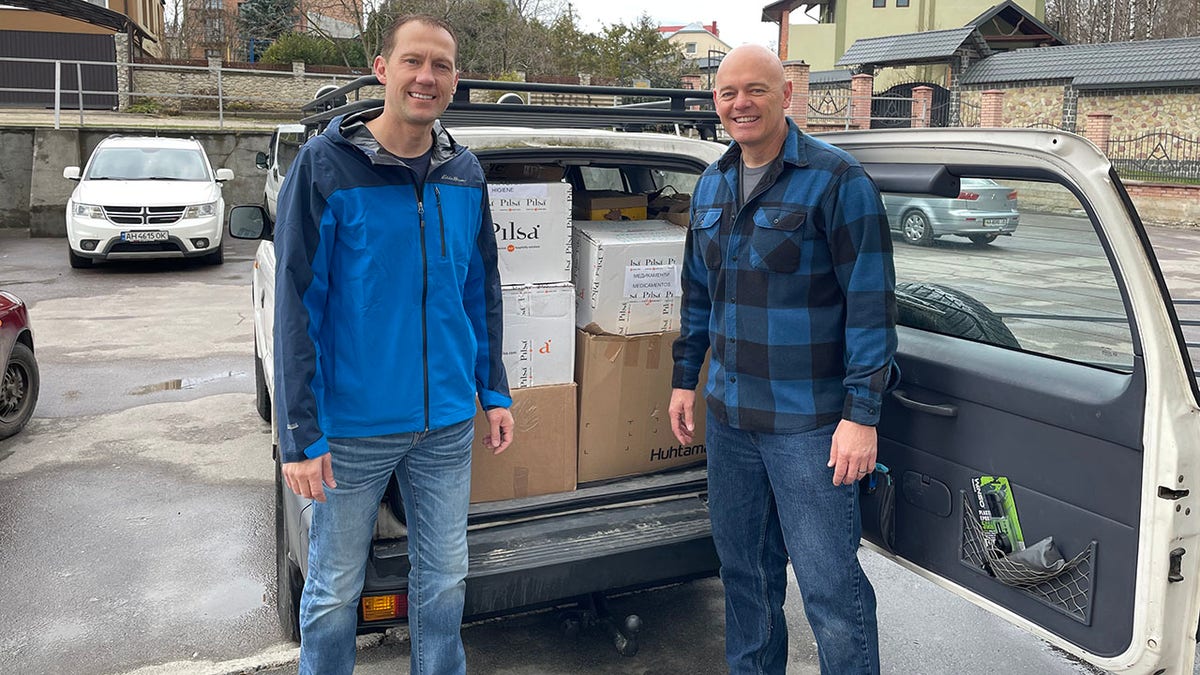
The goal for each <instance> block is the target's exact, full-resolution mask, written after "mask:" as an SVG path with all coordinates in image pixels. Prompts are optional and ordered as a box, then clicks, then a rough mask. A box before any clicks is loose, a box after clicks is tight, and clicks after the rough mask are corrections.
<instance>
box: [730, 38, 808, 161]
mask: <svg viewBox="0 0 1200 675" xmlns="http://www.w3.org/2000/svg"><path fill="white" fill-rule="evenodd" d="M791 98H792V83H791V82H789V81H787V80H786V79H785V78H784V75H783V65H782V64H781V63H780V62H779V58H778V57H776V56H775V55H774V54H773V53H771V52H770V51H769V50H767V49H766V48H764V47H758V46H754V45H746V46H743V47H738V48H736V49H734V50H733V51H731V52H730V53H729V55H728V56H726V57H725V59H724V60H723V61H722V62H721V67H720V68H719V69H718V70H717V86H716V88H715V89H713V101H714V102H715V103H716V107H717V115H718V116H719V117H720V118H721V124H723V125H724V126H725V131H727V132H728V133H729V135H730V136H731V137H732V138H733V140H735V141H737V143H738V145H740V146H741V148H742V156H743V158H744V160H745V161H746V164H747V165H748V166H752V167H757V166H762V165H764V164H766V163H768V162H770V161H771V160H772V159H774V158H775V156H776V155H777V154H779V149H780V148H781V147H783V141H784V139H785V138H786V137H787V118H786V117H785V116H784V110H786V109H787V106H788V103H789V102H790V101H791Z"/></svg>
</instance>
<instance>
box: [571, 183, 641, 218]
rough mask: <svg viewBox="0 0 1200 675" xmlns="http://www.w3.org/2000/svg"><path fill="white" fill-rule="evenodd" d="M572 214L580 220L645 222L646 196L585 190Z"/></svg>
mask: <svg viewBox="0 0 1200 675" xmlns="http://www.w3.org/2000/svg"><path fill="white" fill-rule="evenodd" d="M571 213H572V215H574V217H575V218H576V219H578V220H645V219H646V195H643V194H636V195H635V194H629V193H628V192H618V191H616V190H585V191H583V192H581V193H579V195H578V196H577V197H576V199H575V203H574V208H573V209H572V210H571Z"/></svg>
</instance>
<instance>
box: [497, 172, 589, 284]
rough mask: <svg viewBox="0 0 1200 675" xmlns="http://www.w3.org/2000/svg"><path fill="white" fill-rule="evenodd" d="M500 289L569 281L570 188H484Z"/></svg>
mask: <svg viewBox="0 0 1200 675" xmlns="http://www.w3.org/2000/svg"><path fill="white" fill-rule="evenodd" d="M488 197H489V200H488V201H489V204H490V206H491V211H492V223H493V229H494V230H495V232H496V254H497V265H498V266H499V268H500V283H501V284H504V285H513V284H520V285H524V284H553V283H560V282H564V281H570V280H571V186H570V185H569V184H567V183H516V184H514V183H493V184H491V185H489V186H488Z"/></svg>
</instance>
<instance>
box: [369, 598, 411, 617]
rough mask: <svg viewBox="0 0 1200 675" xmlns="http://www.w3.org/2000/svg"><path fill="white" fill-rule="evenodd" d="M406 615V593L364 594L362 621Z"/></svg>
mask: <svg viewBox="0 0 1200 675" xmlns="http://www.w3.org/2000/svg"><path fill="white" fill-rule="evenodd" d="M406 616H408V596H407V595H364V596H363V597H362V617H363V621H385V620H387V619H399V618H402V617H406Z"/></svg>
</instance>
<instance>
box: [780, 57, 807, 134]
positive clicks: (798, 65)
mask: <svg viewBox="0 0 1200 675" xmlns="http://www.w3.org/2000/svg"><path fill="white" fill-rule="evenodd" d="M783 76H784V77H785V78H787V80H788V81H789V82H791V83H792V99H791V101H789V102H788V117H791V118H792V120H793V121H794V122H795V123H796V126H798V127H800V128H801V129H807V128H808V64H807V63H805V62H803V61H784V62H783Z"/></svg>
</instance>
